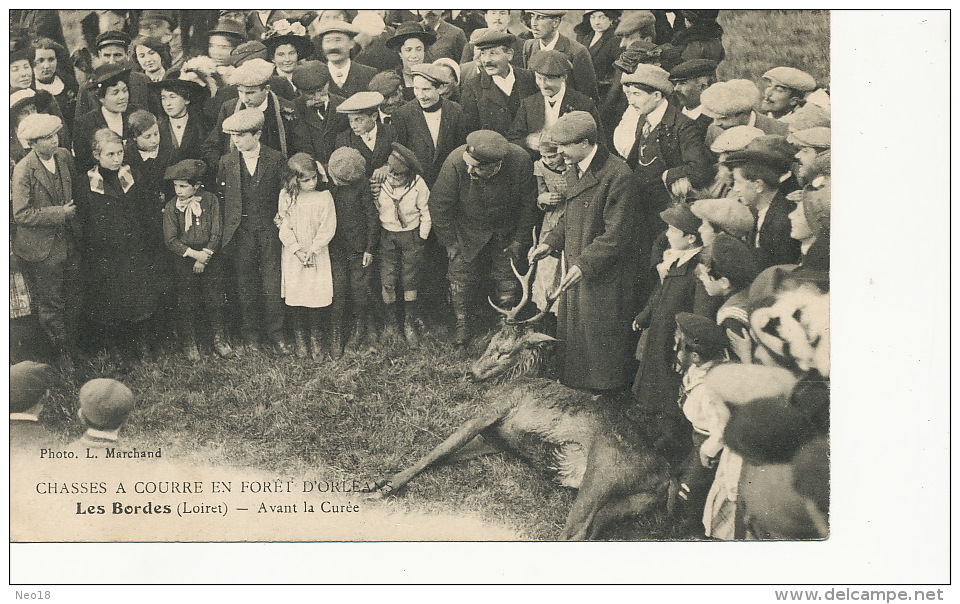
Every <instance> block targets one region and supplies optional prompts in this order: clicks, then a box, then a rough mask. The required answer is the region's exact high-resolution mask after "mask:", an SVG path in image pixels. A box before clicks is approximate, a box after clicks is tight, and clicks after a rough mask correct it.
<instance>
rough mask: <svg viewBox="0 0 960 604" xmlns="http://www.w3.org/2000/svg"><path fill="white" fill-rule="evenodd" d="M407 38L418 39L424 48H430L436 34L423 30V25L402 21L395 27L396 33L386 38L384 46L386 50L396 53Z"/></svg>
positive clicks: (435, 38) (435, 39)
mask: <svg viewBox="0 0 960 604" xmlns="http://www.w3.org/2000/svg"><path fill="white" fill-rule="evenodd" d="M409 38H419V39H420V40H421V41H422V42H423V45H424V46H430V45H431V44H433V43H434V42H436V41H437V34H435V33H433V32H432V31H427V30H425V29H424V28H423V25H421V24H420V23H417V22H416V21H404V22H403V23H401V24H400V25H399V27H397V31H396V33H394V34H393V36H392V37H390V38H387V41H386V42H385V44H386V46H387V48H389V49H391V50H395V51H398V50H400V47H401V46H403V43H404V42H405V41H406V40H408V39H409Z"/></svg>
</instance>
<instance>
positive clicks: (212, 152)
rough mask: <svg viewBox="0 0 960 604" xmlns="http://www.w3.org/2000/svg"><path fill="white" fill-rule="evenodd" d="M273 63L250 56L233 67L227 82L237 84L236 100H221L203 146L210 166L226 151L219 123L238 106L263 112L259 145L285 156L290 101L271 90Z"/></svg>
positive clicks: (291, 113) (225, 138)
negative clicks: (215, 121)
mask: <svg viewBox="0 0 960 604" xmlns="http://www.w3.org/2000/svg"><path fill="white" fill-rule="evenodd" d="M273 70H274V66H273V63H270V62H269V61H265V60H264V59H251V60H249V61H247V62H245V63H243V64H242V65H240V66H239V67H237V68H236V69H235V70H234V71H233V74H231V76H230V80H229V83H230V84H233V85H234V86H236V87H237V95H238V97H239V98H238V99H237V100H236V101H235V102H234V101H225V102H224V103H223V105H221V106H220V112H219V114H218V115H217V126H216V127H215V128H214V129H213V130H211V131H210V135H209V136H208V137H207V141H206V144H205V145H204V147H205V150H204V157H203V159H204V161H206V163H208V164H210V165H213V164H214V163H216V160H217V159H218V158H219V157H220V156H221V155H223V154H225V153H229V151H230V139H229V137H228V136H226V135H225V134H224V132H225V131H224V130H223V122H224V120H226V119H227V118H228V117H230V116H231V115H233V114H234V113H236V112H237V111H240V110H241V109H257V110H259V111H260V112H261V113H263V126H262V127H261V128H260V133H261V136H260V144H262V145H264V146H266V147H270V148H272V149H275V150H277V151H279V152H280V154H281V155H282V156H283V157H288V156H289V155H290V153H289V143H290V132H289V131H290V129H291V127H292V121H293V119H294V115H295V111H294V107H293V103H291V102H290V101H288V100H286V99H283V98H280V97H279V96H277V94H276V93H275V92H273V90H271V85H270V83H269V82H270V78H271V77H272V76H273Z"/></svg>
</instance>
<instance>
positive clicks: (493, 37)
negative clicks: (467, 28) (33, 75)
mask: <svg viewBox="0 0 960 604" xmlns="http://www.w3.org/2000/svg"><path fill="white" fill-rule="evenodd" d="M516 41H517V38H516V36H514V35H513V34H511V33H510V32H508V31H503V32H500V31H496V30H493V29H488V30H487V31H485V32H484V33H483V35H482V36H480V37H479V38H477V39H476V41H475V42H474V43H473V45H474V46H475V47H476V48H479V49H480V50H483V49H485V48H492V47H494V46H506V47H507V48H513V45H514V43H515V42H516Z"/></svg>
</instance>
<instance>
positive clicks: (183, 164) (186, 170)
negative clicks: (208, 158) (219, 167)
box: [163, 159, 207, 180]
mask: <svg viewBox="0 0 960 604" xmlns="http://www.w3.org/2000/svg"><path fill="white" fill-rule="evenodd" d="M206 173H207V164H205V163H204V162H203V161H202V160H199V159H184V160H181V161H179V162H177V163H175V164H174V165H172V166H168V167H167V169H166V170H165V171H164V173H163V179H164V180H199V179H201V178H203V175H204V174H206Z"/></svg>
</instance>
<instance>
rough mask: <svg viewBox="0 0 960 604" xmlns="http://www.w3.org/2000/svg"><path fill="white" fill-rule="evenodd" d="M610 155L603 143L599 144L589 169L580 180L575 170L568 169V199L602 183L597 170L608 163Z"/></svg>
mask: <svg viewBox="0 0 960 604" xmlns="http://www.w3.org/2000/svg"><path fill="white" fill-rule="evenodd" d="M609 155H610V153H609V152H608V151H607V150H606V149H604V148H603V146H602V145H600V144H598V145H597V153H596V154H595V155H594V156H593V161H592V162H590V167H589V168H587V171H586V172H584V174H583V175H582V176H581V177H580V180H577V177H576V176H575V175H574V171H573V170H569V171H568V173H567V174H568V176H567V199H572V198H573V197H575V196H577V195H580V194H581V193H583V192H584V191H586V190H587V189H590V188H592V187H595V186H597V185H598V184H600V179H599V178H597V172H599V171H600V170H602V169H603V166H604V165H605V164H606V163H607V158H608V157H609Z"/></svg>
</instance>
